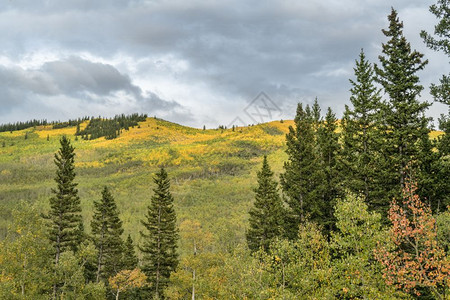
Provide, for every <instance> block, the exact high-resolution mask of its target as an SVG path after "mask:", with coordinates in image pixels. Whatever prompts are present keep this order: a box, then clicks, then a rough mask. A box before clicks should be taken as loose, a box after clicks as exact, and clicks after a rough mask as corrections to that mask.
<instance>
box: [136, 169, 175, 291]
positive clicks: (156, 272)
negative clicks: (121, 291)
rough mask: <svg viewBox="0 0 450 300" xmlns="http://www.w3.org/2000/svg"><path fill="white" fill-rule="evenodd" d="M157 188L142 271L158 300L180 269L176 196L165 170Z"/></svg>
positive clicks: (146, 223) (147, 224)
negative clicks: (174, 197) (172, 191)
mask: <svg viewBox="0 0 450 300" xmlns="http://www.w3.org/2000/svg"><path fill="white" fill-rule="evenodd" d="M153 181H154V183H155V184H156V188H155V189H154V190H153V191H154V195H153V196H152V198H151V203H150V205H149V206H148V210H147V214H146V216H145V221H142V224H143V225H144V226H145V229H146V231H145V233H143V232H141V236H142V238H143V239H144V242H143V245H142V247H140V250H141V251H142V253H143V259H142V270H143V272H144V273H145V275H147V280H148V282H149V284H150V291H151V292H152V293H153V295H154V296H155V297H156V298H157V299H158V298H163V297H164V294H163V290H164V288H165V287H166V286H167V284H168V281H169V277H170V273H171V272H173V271H174V270H175V269H176V267H177V265H178V254H177V251H176V250H177V241H178V230H177V227H176V214H175V210H174V208H173V196H172V194H171V193H170V191H169V189H170V181H169V179H168V176H167V172H166V171H165V170H164V168H161V170H160V171H159V172H158V173H156V175H155V177H154V179H153Z"/></svg>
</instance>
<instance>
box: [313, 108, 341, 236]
mask: <svg viewBox="0 0 450 300" xmlns="http://www.w3.org/2000/svg"><path fill="white" fill-rule="evenodd" d="M336 129H337V119H336V115H335V114H334V113H333V111H332V110H331V108H328V110H327V114H326V115H325V119H324V121H323V122H321V125H320V126H319V128H318V132H317V140H318V145H319V149H320V151H319V153H320V156H321V161H322V167H323V172H324V175H325V187H324V195H323V197H324V198H323V201H324V202H323V212H322V221H321V224H322V225H323V229H324V233H325V234H329V233H330V232H331V230H332V229H333V228H334V224H335V218H334V206H335V205H336V201H337V199H338V198H339V197H341V196H342V194H343V188H342V174H341V172H340V170H339V165H338V159H339V156H340V152H341V145H340V144H339V133H337V132H336Z"/></svg>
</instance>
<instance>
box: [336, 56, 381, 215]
mask: <svg viewBox="0 0 450 300" xmlns="http://www.w3.org/2000/svg"><path fill="white" fill-rule="evenodd" d="M353 70H354V72H355V77H356V79H355V80H351V79H350V83H351V86H352V87H351V89H350V92H351V96H350V101H351V103H352V108H350V107H349V106H347V105H346V106H345V112H344V117H343V118H342V122H341V127H342V148H343V149H342V155H341V161H340V163H341V167H342V174H343V176H344V182H345V184H344V185H345V187H346V188H347V189H348V190H349V191H350V192H352V193H353V194H355V195H359V196H360V197H362V199H363V200H364V201H365V202H366V204H367V205H368V206H369V208H371V209H373V208H377V207H379V203H377V202H378V201H379V199H384V198H386V195H384V196H383V193H384V190H383V188H382V187H381V186H380V184H379V177H378V175H379V172H380V171H379V168H380V166H379V159H380V147H381V145H382V136H381V131H380V130H381V124H380V110H381V96H380V90H379V89H378V88H377V87H376V86H375V85H374V81H375V75H374V70H373V67H372V65H371V64H370V63H369V61H368V60H366V56H365V54H364V51H363V50H362V49H361V52H360V54H359V60H356V66H355V68H354V69H353Z"/></svg>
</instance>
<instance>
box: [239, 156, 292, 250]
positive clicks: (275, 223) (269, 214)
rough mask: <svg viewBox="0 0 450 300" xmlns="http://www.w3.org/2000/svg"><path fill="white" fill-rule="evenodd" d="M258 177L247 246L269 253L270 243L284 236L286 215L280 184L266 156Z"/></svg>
mask: <svg viewBox="0 0 450 300" xmlns="http://www.w3.org/2000/svg"><path fill="white" fill-rule="evenodd" d="M257 177H258V187H257V188H256V189H255V193H256V195H255V203H254V207H253V208H252V209H251V210H250V212H249V214H250V218H249V223H250V228H249V230H248V232H247V244H248V247H249V248H250V250H251V251H257V250H258V249H259V248H260V247H262V248H263V249H264V250H265V251H267V250H269V245H270V242H271V241H273V240H274V239H275V238H277V237H280V236H281V234H282V229H283V227H282V226H283V224H282V221H283V216H284V214H283V203H282V202H281V198H280V195H279V194H278V188H277V185H278V184H277V182H276V181H275V180H274V179H273V172H272V171H271V170H270V167H269V163H268V162H267V157H266V156H264V160H263V165H262V169H261V171H259V172H258V174H257Z"/></svg>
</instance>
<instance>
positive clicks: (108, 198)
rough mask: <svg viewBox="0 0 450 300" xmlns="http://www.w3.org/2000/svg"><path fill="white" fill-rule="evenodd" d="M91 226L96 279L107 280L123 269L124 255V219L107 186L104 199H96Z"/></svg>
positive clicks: (103, 192)
mask: <svg viewBox="0 0 450 300" xmlns="http://www.w3.org/2000/svg"><path fill="white" fill-rule="evenodd" d="M91 228H92V239H93V241H94V245H95V248H96V249H97V272H96V281H97V282H99V281H100V280H105V281H106V280H108V278H109V277H111V276H114V275H115V274H117V273H118V272H119V271H120V270H121V269H122V255H123V242H122V239H121V235H122V233H123V228H122V221H121V220H120V218H119V211H118V209H117V205H116V202H115V200H114V197H113V196H112V195H111V192H110V191H109V189H108V188H107V187H104V189H103V191H102V199H101V200H100V201H94V216H93V218H92V222H91Z"/></svg>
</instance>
